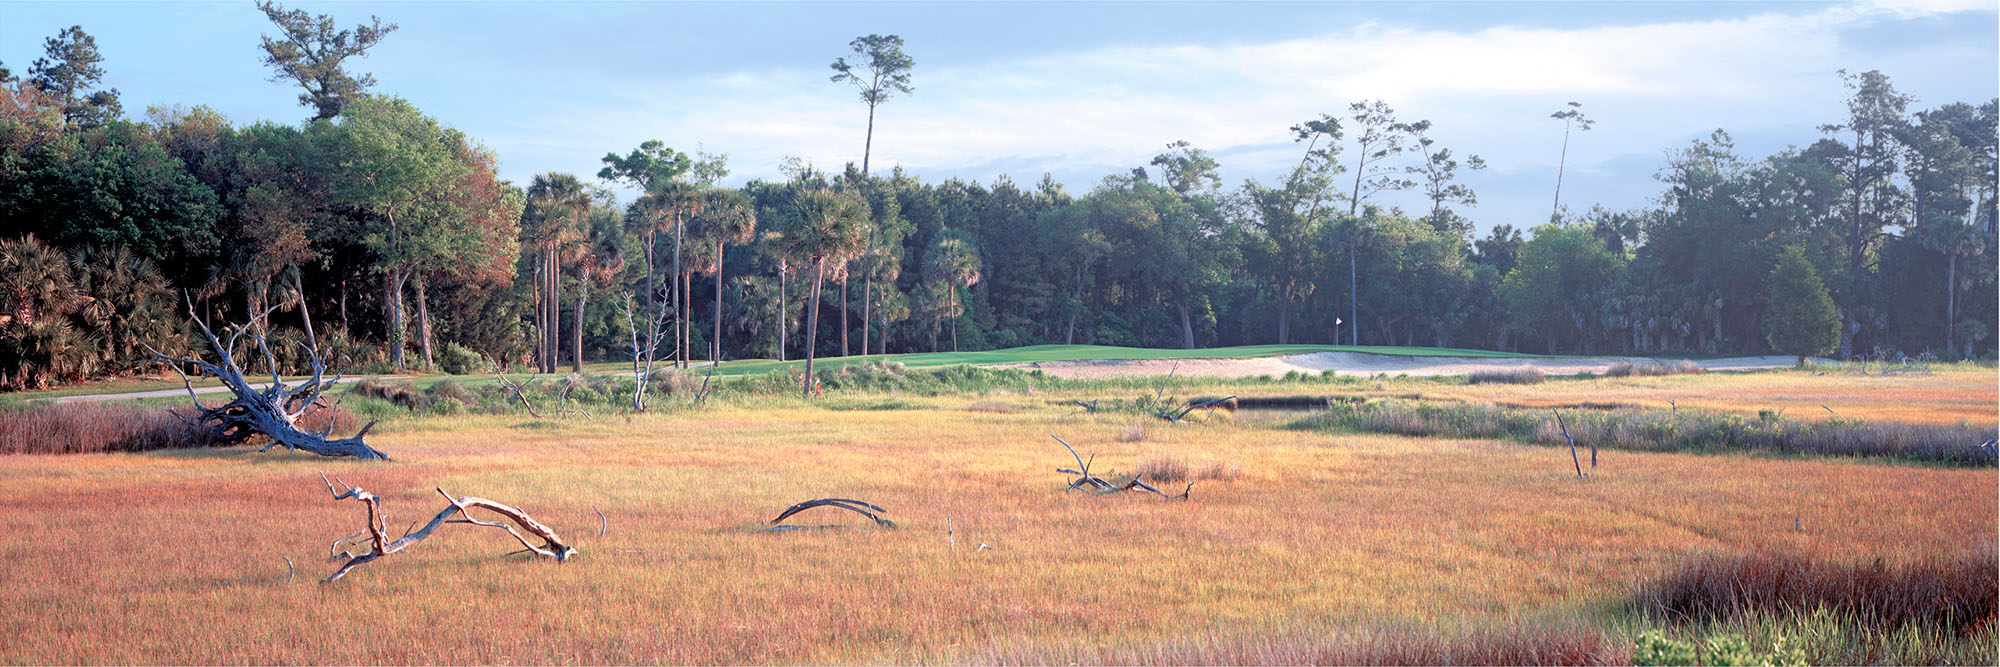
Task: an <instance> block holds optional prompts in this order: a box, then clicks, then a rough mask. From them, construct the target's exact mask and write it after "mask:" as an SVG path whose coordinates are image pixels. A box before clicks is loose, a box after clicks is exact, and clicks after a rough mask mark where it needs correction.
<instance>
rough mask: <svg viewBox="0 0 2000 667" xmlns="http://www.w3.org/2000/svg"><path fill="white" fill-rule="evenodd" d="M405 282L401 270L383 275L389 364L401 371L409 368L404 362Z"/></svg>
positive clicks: (383, 305)
mask: <svg viewBox="0 0 2000 667" xmlns="http://www.w3.org/2000/svg"><path fill="white" fill-rule="evenodd" d="M403 280H404V277H403V272H402V271H401V270H394V271H389V272H387V273H384V274H383V275H382V297H383V301H384V303H383V304H382V307H383V309H385V310H386V311H387V313H386V314H387V315H388V318H387V319H388V321H389V322H388V325H389V331H388V334H389V335H388V338H389V363H390V364H391V365H393V366H395V368H396V370H399V371H400V370H403V369H405V368H407V366H406V365H405V364H404V362H403Z"/></svg>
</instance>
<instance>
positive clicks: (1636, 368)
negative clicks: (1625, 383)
mask: <svg viewBox="0 0 2000 667" xmlns="http://www.w3.org/2000/svg"><path fill="white" fill-rule="evenodd" d="M1707 372H1708V370H1707V369H1705V368H1702V367H1701V364H1697V363H1695V362H1692V361H1688V360H1686V359H1672V360H1659V359H1650V360H1643V361H1637V362H1633V361H1620V362H1618V363H1615V364H1612V365H1611V367H1610V368H1607V369H1605V370H1604V376H1605V377H1614V378H1622V377H1635V376H1652V375H1702V374H1705V373H1707Z"/></svg>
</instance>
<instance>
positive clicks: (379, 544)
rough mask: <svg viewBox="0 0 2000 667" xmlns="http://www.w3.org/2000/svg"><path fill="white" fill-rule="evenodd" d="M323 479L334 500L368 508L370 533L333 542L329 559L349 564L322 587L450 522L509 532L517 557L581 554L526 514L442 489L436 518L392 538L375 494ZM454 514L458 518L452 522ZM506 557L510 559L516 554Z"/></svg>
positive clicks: (561, 558)
mask: <svg viewBox="0 0 2000 667" xmlns="http://www.w3.org/2000/svg"><path fill="white" fill-rule="evenodd" d="M320 481H322V482H326V492H327V493H328V494H330V495H332V496H333V499H334V500H346V499H349V498H352V499H355V500H358V501H361V502H362V503H364V504H366V505H368V529H367V530H364V531H361V532H359V533H355V534H353V535H350V536H348V537H344V538H341V539H339V540H336V541H334V543H333V547H332V549H331V550H332V552H333V553H332V554H331V555H330V556H329V557H330V558H331V559H333V560H339V559H340V558H341V557H342V556H347V562H346V563H343V564H342V565H341V566H340V569H338V570H334V571H333V574H329V575H327V576H326V578H325V579H321V580H320V581H321V582H322V583H324V582H329V581H333V580H335V579H339V578H341V577H344V576H347V572H348V571H349V570H353V569H354V568H356V567H360V566H362V565H366V564H368V563H372V562H375V561H376V560H378V559H380V558H382V557H383V556H387V555H389V554H393V553H396V552H398V551H402V550H404V549H408V548H410V547H412V546H415V545H416V543H418V542H421V541H423V539H424V538H426V537H430V536H431V533H432V532H434V531H436V530H437V529H438V527H439V526H443V525H445V524H448V523H465V524H472V525H475V526H486V527H489V528H499V529H501V530H505V531H507V534H508V535H512V536H513V537H514V539H516V540H519V541H520V542H521V546H522V549H521V550H520V551H516V552H513V553H532V554H535V555H537V556H541V557H544V558H551V559H554V560H555V561H556V562H558V563H560V562H564V561H567V560H569V558H570V557H571V556H574V555H576V553H577V551H576V547H572V546H569V545H567V544H564V543H563V541H562V538H560V537H557V536H556V531H555V530H553V529H551V528H549V527H548V526H545V525H542V523H541V522H539V521H536V520H535V519H534V518H533V517H530V516H528V513H526V512H523V511H521V510H518V509H515V508H513V507H511V506H508V505H505V504H501V503H498V502H494V501H491V500H487V499H485V498H476V497H473V496H465V497H463V498H453V497H451V494H449V493H445V492H444V489H438V490H437V492H438V495H441V496H444V499H445V502H447V503H449V505H447V506H446V507H445V508H444V510H442V511H440V512H438V513H437V516H435V517H432V518H431V520H430V523H427V524H424V527H423V528H419V529H416V530H408V529H406V530H405V531H404V532H403V535H402V536H401V537H398V538H396V539H395V540H390V539H389V526H388V522H389V516H388V514H386V513H384V512H383V511H382V499H381V498H378V497H376V496H375V494H373V493H369V492H367V491H363V490H361V487H358V486H348V485H347V483H346V482H340V485H341V486H344V487H347V490H345V491H341V490H337V489H335V488H334V486H333V485H334V483H335V482H339V481H340V480H339V478H337V477H336V478H333V479H328V478H327V476H326V475H325V474H321V475H320ZM475 509H480V510H486V511H489V512H492V513H494V514H498V515H500V516H501V517H502V518H505V519H507V520H508V521H511V522H513V525H508V524H506V523H500V522H496V521H481V520H479V519H475V518H473V516H472V512H471V510H475ZM454 515H456V516H458V517H460V518H457V519H454V518H452V516H454ZM415 526H416V524H411V527H412V528H415ZM516 526H518V527H520V529H521V530H520V531H517V530H515V527H516ZM521 531H527V533H528V534H529V535H533V536H535V537H536V538H539V539H540V540H541V541H542V544H541V546H536V545H535V544H534V543H532V542H529V541H528V538H527V537H526V536H524V535H522V534H521ZM356 544H367V545H368V551H367V552H365V553H362V554H359V555H353V554H348V553H346V552H345V551H343V547H345V546H354V545H356ZM508 555H512V553H510V554H508Z"/></svg>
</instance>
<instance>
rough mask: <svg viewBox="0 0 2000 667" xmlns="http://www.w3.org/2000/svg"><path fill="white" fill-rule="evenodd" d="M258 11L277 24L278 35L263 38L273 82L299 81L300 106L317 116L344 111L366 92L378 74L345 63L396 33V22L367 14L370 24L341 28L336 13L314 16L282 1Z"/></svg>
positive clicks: (261, 4)
mask: <svg viewBox="0 0 2000 667" xmlns="http://www.w3.org/2000/svg"><path fill="white" fill-rule="evenodd" d="M257 9H259V10H262V11H263V12H264V16H265V17H266V18H268V19H270V20H271V23H272V24H273V25H276V26H277V27H278V31H279V36H278V37H277V38H276V39H273V38H272V37H271V36H269V35H265V36H264V37H263V49H264V64H265V65H266V66H268V67H270V68H271V69H272V70H274V71H275V73H274V74H272V75H271V81H273V82H276V83H283V82H286V81H290V82H292V83H295V84H298V86H299V87H300V88H303V89H304V92H301V93H299V104H301V105H304V106H308V107H312V108H313V113H314V115H313V117H312V120H325V119H329V118H333V117H335V116H338V115H340V113H341V110H342V109H344V108H345V107H346V106H347V104H348V103H349V102H351V101H353V100H355V99H358V98H360V97H361V96H363V95H365V94H367V92H368V87H369V86H373V85H375V77H374V76H373V75H370V74H362V75H361V76H360V77H358V78H357V77H355V76H354V75H352V74H348V73H347V71H346V70H344V69H342V68H341V65H342V64H343V63H344V62H346V60H347V59H348V58H355V57H364V56H366V54H367V52H368V49H370V48H374V46H375V45H376V44H377V43H379V42H381V41H382V38H383V37H386V36H388V35H389V33H392V32H395V31H396V24H394V23H391V24H388V25H383V24H382V20H381V19H378V18H375V17H373V16H370V17H368V23H365V24H357V25H355V26H354V28H353V29H352V30H336V29H335V28H334V24H333V17H331V16H327V15H325V14H321V15H319V16H313V15H311V14H307V13H306V12H305V11H303V10H298V9H293V10H289V11H287V10H286V9H285V8H284V6H283V5H279V4H277V3H275V2H270V1H269V0H265V1H263V2H259V3H257Z"/></svg>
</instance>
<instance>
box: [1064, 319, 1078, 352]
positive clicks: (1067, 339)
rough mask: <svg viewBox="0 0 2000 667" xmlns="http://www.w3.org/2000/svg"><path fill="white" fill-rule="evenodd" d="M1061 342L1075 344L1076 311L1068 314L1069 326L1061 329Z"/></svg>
mask: <svg viewBox="0 0 2000 667" xmlns="http://www.w3.org/2000/svg"><path fill="white" fill-rule="evenodd" d="M1063 344H1064V345H1075V344H1076V313H1070V314H1069V326H1067V327H1065V328H1064V329H1063Z"/></svg>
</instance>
